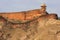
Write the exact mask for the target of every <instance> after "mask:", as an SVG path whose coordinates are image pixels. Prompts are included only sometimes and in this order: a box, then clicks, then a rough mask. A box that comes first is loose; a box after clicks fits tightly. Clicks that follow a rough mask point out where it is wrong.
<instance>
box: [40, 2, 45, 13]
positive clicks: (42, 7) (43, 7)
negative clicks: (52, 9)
mask: <svg viewBox="0 0 60 40" xmlns="http://www.w3.org/2000/svg"><path fill="white" fill-rule="evenodd" d="M41 11H42V12H46V4H45V3H43V4H41Z"/></svg>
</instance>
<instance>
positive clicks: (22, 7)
mask: <svg viewBox="0 0 60 40" xmlns="http://www.w3.org/2000/svg"><path fill="white" fill-rule="evenodd" d="M42 3H45V4H46V5H47V12H48V13H56V14H58V16H59V17H60V0H0V12H20V11H27V10H33V9H40V6H41V4H42Z"/></svg>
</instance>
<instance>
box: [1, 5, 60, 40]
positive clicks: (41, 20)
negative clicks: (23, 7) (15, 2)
mask: <svg viewBox="0 0 60 40" xmlns="http://www.w3.org/2000/svg"><path fill="white" fill-rule="evenodd" d="M46 7H47V6H46V4H42V5H41V8H40V9H34V10H28V11H22V12H4V13H0V40H57V39H60V37H59V36H60V20H58V15H57V14H55V13H50V14H49V13H48V12H47V11H46Z"/></svg>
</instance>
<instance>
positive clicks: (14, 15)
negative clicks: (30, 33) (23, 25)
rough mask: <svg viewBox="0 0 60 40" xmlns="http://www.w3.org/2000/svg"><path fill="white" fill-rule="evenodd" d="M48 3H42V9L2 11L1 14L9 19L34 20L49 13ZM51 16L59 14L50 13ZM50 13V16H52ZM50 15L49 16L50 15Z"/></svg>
mask: <svg viewBox="0 0 60 40" xmlns="http://www.w3.org/2000/svg"><path fill="white" fill-rule="evenodd" d="M46 7H47V6H46V4H42V5H41V8H40V9H34V10H28V11H22V12H9V13H8V12H6V13H0V16H2V17H4V18H8V19H9V20H12V19H13V20H22V21H25V20H32V19H34V18H36V17H39V16H43V15H46V16H47V15H49V13H48V12H47V11H46ZM50 15H51V18H53V17H56V18H57V17H58V16H54V15H57V14H50ZM50 15H49V16H50ZM49 16H48V17H49Z"/></svg>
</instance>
